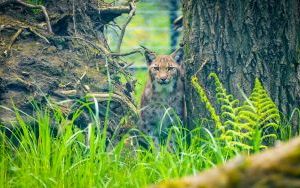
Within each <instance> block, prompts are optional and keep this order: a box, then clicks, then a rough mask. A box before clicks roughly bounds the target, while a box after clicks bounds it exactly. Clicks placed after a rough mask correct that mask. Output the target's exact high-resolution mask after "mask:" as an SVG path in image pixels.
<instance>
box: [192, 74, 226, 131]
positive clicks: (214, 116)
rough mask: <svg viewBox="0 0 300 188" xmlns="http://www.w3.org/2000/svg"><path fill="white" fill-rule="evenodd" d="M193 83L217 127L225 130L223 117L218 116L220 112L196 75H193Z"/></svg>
mask: <svg viewBox="0 0 300 188" xmlns="http://www.w3.org/2000/svg"><path fill="white" fill-rule="evenodd" d="M192 85H193V87H194V88H195V90H196V91H197V93H198V94H199V96H200V99H201V101H202V102H203V103H204V104H205V107H206V109H207V110H208V111H209V113H210V115H211V118H212V119H213V121H214V122H215V124H216V127H217V129H219V130H221V132H224V128H223V127H222V122H221V119H220V117H219V116H218V114H217V113H216V110H215V108H214V107H213V105H212V104H211V103H210V101H209V99H208V97H207V95H206V93H205V90H204V89H203V87H202V86H201V85H200V84H199V82H198V78H197V77H196V76H192Z"/></svg>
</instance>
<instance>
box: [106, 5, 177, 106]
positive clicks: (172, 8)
mask: <svg viewBox="0 0 300 188" xmlns="http://www.w3.org/2000/svg"><path fill="white" fill-rule="evenodd" d="M107 2H109V1H107ZM174 2H175V3H174ZM115 3H119V4H123V3H124V2H121V1H117V2H115ZM178 7H179V1H178V0H165V1H158V0H140V1H139V2H138V3H136V14H135V16H134V17H133V18H132V20H131V22H130V23H129V24H128V26H127V28H126V32H125V36H124V38H123V43H122V46H121V52H129V51H132V50H133V49H137V48H139V47H140V45H143V46H145V47H147V48H148V49H150V50H152V51H155V52H156V53H157V54H170V53H171V52H172V47H171V32H172V31H171V30H173V28H172V27H173V24H172V22H173V21H172V19H171V18H172V16H173V17H174V16H175V17H177V16H179V15H180V14H181V13H180V10H179V9H178ZM126 19H127V15H123V16H120V17H118V18H117V19H116V20H115V24H116V25H118V26H122V25H123V24H124V22H125V20H126ZM173 19H174V18H173ZM119 33H120V30H119V29H118V28H116V26H115V25H114V24H113V23H112V25H109V26H107V28H106V31H105V34H106V36H107V40H108V43H109V45H110V47H111V49H112V51H115V49H116V41H117V39H118V37H119ZM176 33H178V32H176ZM177 38H178V37H177ZM173 40H176V38H173ZM173 43H174V42H173ZM175 43H177V42H175ZM173 48H174V44H173ZM124 60H125V61H126V62H128V63H133V65H132V66H131V67H130V68H131V70H132V71H133V74H134V76H135V78H136V79H137V83H136V88H135V94H134V97H135V99H136V102H137V104H139V103H140V98H141V94H142V92H143V89H144V86H145V84H146V81H147V78H148V74H147V69H146V62H145V59H144V56H143V55H142V54H134V55H131V56H127V57H124Z"/></svg>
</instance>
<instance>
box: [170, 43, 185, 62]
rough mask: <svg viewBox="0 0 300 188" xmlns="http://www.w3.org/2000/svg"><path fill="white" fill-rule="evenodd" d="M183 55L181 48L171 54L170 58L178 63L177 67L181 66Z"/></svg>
mask: <svg viewBox="0 0 300 188" xmlns="http://www.w3.org/2000/svg"><path fill="white" fill-rule="evenodd" d="M183 54H184V52H183V48H182V47H180V48H178V49H177V50H175V51H174V52H173V53H172V54H171V56H172V58H173V59H174V60H175V61H176V63H178V64H179V65H181V64H182V61H183Z"/></svg>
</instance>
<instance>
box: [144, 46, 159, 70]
mask: <svg viewBox="0 0 300 188" xmlns="http://www.w3.org/2000/svg"><path fill="white" fill-rule="evenodd" d="M141 47H142V48H143V49H144V55H145V58H146V61H147V65H151V63H152V62H153V61H154V59H155V58H156V54H155V52H153V51H151V50H149V49H148V48H146V47H144V46H141Z"/></svg>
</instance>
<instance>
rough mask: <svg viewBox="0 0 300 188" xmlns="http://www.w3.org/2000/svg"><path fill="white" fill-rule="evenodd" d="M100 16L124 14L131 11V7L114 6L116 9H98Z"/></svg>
mask: <svg viewBox="0 0 300 188" xmlns="http://www.w3.org/2000/svg"><path fill="white" fill-rule="evenodd" d="M98 11H99V12H100V14H123V13H129V12H130V11H131V7H130V6H114V7H100V8H99V9H98Z"/></svg>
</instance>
